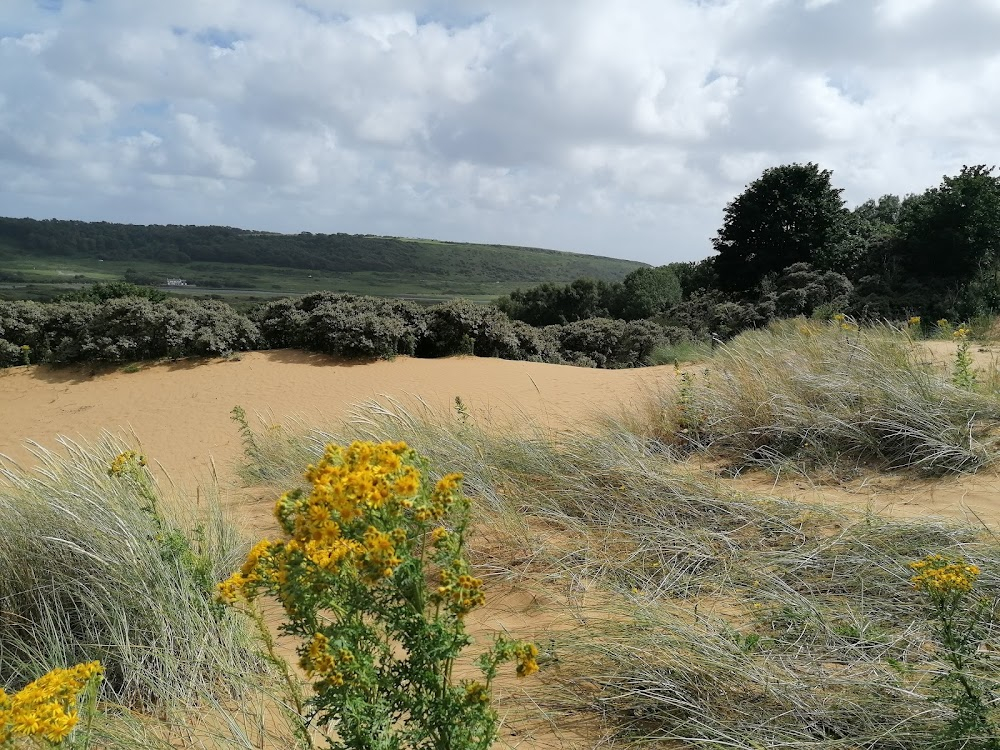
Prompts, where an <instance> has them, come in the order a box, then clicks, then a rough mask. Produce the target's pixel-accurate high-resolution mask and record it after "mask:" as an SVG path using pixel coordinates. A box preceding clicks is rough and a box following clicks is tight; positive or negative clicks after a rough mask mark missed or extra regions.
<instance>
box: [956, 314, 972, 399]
mask: <svg viewBox="0 0 1000 750" xmlns="http://www.w3.org/2000/svg"><path fill="white" fill-rule="evenodd" d="M951 336H952V338H953V339H955V342H956V343H957V344H958V348H957V349H956V351H955V364H954V367H953V368H952V373H951V380H952V382H953V383H954V384H955V385H957V386H958V387H959V388H965V389H966V390H970V391H971V390H972V387H973V386H974V385H975V384H976V373H975V372H974V371H973V369H972V355H971V354H969V329H968V328H966V327H965V326H964V325H963V326H959V327H958V328H956V329H955V331H954V333H952V334H951Z"/></svg>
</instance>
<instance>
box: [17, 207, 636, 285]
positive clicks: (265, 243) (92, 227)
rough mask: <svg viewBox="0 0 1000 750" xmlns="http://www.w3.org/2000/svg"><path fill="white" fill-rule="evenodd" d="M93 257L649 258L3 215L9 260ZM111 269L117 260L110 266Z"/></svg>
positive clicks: (512, 273) (558, 276)
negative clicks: (17, 217)
mask: <svg viewBox="0 0 1000 750" xmlns="http://www.w3.org/2000/svg"><path fill="white" fill-rule="evenodd" d="M5 256H6V258H8V259H15V258H19V259H21V260H24V259H37V260H39V261H48V262H50V263H51V262H55V261H59V262H61V261H71V260H74V259H76V260H92V261H97V260H101V261H106V262H114V263H115V265H116V266H117V265H121V264H123V263H128V264H130V265H132V266H135V267H136V268H140V267H143V266H145V265H146V264H152V266H153V267H155V268H156V269H157V273H158V272H160V271H162V270H164V269H168V268H169V267H172V266H176V267H177V274H178V275H180V274H181V273H182V272H184V271H185V269H190V268H192V267H195V268H197V266H198V264H208V263H210V264H212V267H213V271H214V272H216V273H218V272H219V267H220V264H225V265H230V266H234V267H240V268H243V269H246V267H248V266H267V267H269V268H270V269H281V268H286V269H298V270H300V271H312V272H318V275H322V276H324V277H331V276H335V275H344V276H351V275H356V274H362V275H364V276H365V277H366V278H372V277H375V278H377V277H381V276H383V275H384V276H385V277H386V278H392V279H394V280H399V279H401V278H406V277H412V278H413V279H414V280H415V281H419V282H420V284H418V286H426V285H427V284H429V283H431V282H434V283H436V284H437V285H440V284H441V283H445V282H447V281H449V280H455V281H456V282H462V283H466V284H468V283H479V284H498V283H499V284H502V285H503V286H504V287H507V286H510V285H512V284H526V285H527V284H537V283H539V282H544V281H552V282H568V281H572V280H573V279H576V278H580V277H590V278H594V279H603V280H605V281H617V280H620V279H622V278H623V277H624V276H625V275H626V274H628V273H629V272H630V271H633V270H635V269H636V268H638V267H640V266H643V265H646V264H644V263H638V262H636V261H627V260H619V259H615V258H604V257H599V256H593V255H582V254H579V253H567V252H559V251H556V250H544V249H540V248H530V247H514V246H508V245H478V244H471V243H462V242H442V241H437V240H423V239H407V238H399V237H379V236H374V235H351V234H312V233H309V232H302V233H300V234H278V233H273V232H259V231H250V230H245V229H234V228H232V227H216V226H179V225H166V226H159V225H151V226H142V225H134V224H112V223H108V222H83V221H61V220H56V219H51V220H45V221H37V220H34V219H13V218H0V260H3V259H4V257H5ZM108 268H110V266H108Z"/></svg>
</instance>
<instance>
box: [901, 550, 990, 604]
mask: <svg viewBox="0 0 1000 750" xmlns="http://www.w3.org/2000/svg"><path fill="white" fill-rule="evenodd" d="M909 567H910V568H911V569H912V570H913V571H914V576H913V577H912V578H910V583H911V584H913V588H915V589H916V590H917V591H921V592H923V593H926V594H930V595H932V596H951V595H954V594H966V593H968V592H969V591H972V587H973V585H974V584H975V582H976V578H978V577H979V573H980V570H979V568H978V567H977V566H976V565H970V564H968V563H966V562H965V561H964V560H956V559H951V558H947V557H945V556H943V555H928V556H927V557H925V558H924V559H923V560H918V561H916V562H911V563H910V564H909Z"/></svg>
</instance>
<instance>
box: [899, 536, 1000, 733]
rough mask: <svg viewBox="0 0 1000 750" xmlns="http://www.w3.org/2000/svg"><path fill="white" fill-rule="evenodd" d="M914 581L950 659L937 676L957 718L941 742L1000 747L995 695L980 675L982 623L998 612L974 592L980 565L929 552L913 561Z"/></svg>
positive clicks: (946, 700) (944, 698)
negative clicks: (994, 708)
mask: <svg viewBox="0 0 1000 750" xmlns="http://www.w3.org/2000/svg"><path fill="white" fill-rule="evenodd" d="M910 569H911V570H913V572H914V575H913V577H912V578H910V583H911V584H912V585H913V588H915V589H916V590H917V591H919V592H920V593H921V594H922V595H923V596H924V598H925V600H926V601H927V603H928V604H929V605H930V609H931V616H932V619H933V621H934V622H935V626H936V627H935V637H936V638H937V641H938V643H939V645H940V646H941V649H942V655H943V657H944V660H945V662H946V663H947V665H948V669H947V671H946V672H945V673H943V674H941V675H940V676H939V677H937V678H936V679H935V685H936V687H937V690H938V693H939V695H940V697H941V699H943V701H944V702H946V703H948V704H950V705H951V708H952V718H951V721H950V722H949V724H948V726H947V727H946V729H945V731H944V740H945V743H944V744H943V745H942V747H948V748H951V747H954V748H963V749H964V750H1000V727H998V726H997V724H996V722H995V720H994V718H993V716H992V713H993V712H992V709H991V705H992V703H993V696H992V695H991V691H990V690H989V688H988V687H987V685H986V684H985V683H984V682H983V681H982V680H981V679H979V678H978V677H977V672H979V671H980V670H979V669H977V667H979V668H981V666H982V665H981V664H979V663H978V662H980V658H979V654H978V651H979V646H980V644H981V643H982V641H983V633H982V628H983V625H986V624H988V623H989V622H990V621H991V620H992V618H993V603H992V602H990V601H989V600H988V599H985V598H981V597H975V596H972V592H973V589H974V587H975V583H976V579H977V578H978V577H979V575H980V570H979V568H978V566H976V565H972V564H971V563H968V562H966V561H965V560H960V559H952V558H948V557H945V556H944V555H928V556H927V557H925V558H924V559H922V560H917V561H916V562H912V563H910Z"/></svg>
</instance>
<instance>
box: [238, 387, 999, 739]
mask: <svg viewBox="0 0 1000 750" xmlns="http://www.w3.org/2000/svg"><path fill="white" fill-rule="evenodd" d="M385 434H392V435H398V436H401V437H403V438H404V439H405V440H407V442H408V443H409V444H411V445H416V446H419V449H420V450H421V451H422V452H426V453H428V455H430V456H431V457H432V459H433V460H435V462H439V463H442V464H444V465H448V466H453V467H456V468H459V469H460V470H461V471H462V472H463V474H464V475H465V483H466V486H467V487H468V488H469V491H470V492H472V493H473V494H475V495H476V496H477V497H478V498H479V499H480V502H481V503H482V504H483V506H484V507H485V508H488V509H489V511H488V512H485V513H484V515H481V516H480V523H481V524H484V525H487V526H488V528H489V529H490V531H489V533H490V536H491V538H492V539H493V540H494V542H495V543H498V544H501V545H508V546H509V548H510V550H511V551H510V552H508V553H505V558H504V559H506V555H510V556H514V557H517V558H519V559H528V560H531V563H530V569H529V570H527V571H526V570H524V569H519V570H518V572H517V573H513V572H510V573H508V572H507V568H506V567H504V563H503V562H502V560H497V559H493V558H485V559H483V558H480V559H481V561H482V564H483V565H484V566H487V567H488V566H497V567H498V569H499V570H500V571H502V572H503V573H502V574H505V575H517V576H521V577H527V578H528V579H529V580H535V581H545V582H546V584H545V586H546V589H547V590H559V589H563V590H566V591H568V592H569V594H568V595H567V596H568V598H567V599H566V601H565V606H566V607H567V608H568V609H567V610H566V617H567V619H569V620H570V621H571V622H575V623H576V625H575V626H574V627H571V628H570V629H568V630H567V629H566V628H565V627H557V628H556V629H555V630H553V631H551V632H550V633H548V634H547V635H546V636H543V638H542V640H544V641H547V642H548V644H549V645H548V648H547V649H546V651H547V653H548V655H549V657H550V658H551V659H554V661H551V662H548V663H550V664H557V665H558V667H557V668H553V669H547V668H546V666H545V664H543V665H542V673H541V674H542V679H543V682H545V683H546V684H547V685H548V686H549V688H548V691H547V693H546V696H545V697H541V696H537V697H536V698H535V700H537V701H539V702H540V704H541V705H542V706H543V707H544V709H545V710H546V711H548V712H549V713H550V715H554V716H556V717H559V716H562V717H564V719H565V720H567V721H569V720H570V717H571V716H574V715H579V714H580V713H581V712H584V713H592V714H593V715H596V716H599V717H601V719H602V720H603V721H604V723H605V727H606V731H607V732H608V735H609V736H610V737H615V738H617V739H619V740H622V741H626V742H627V743H629V744H630V746H633V745H634V746H650V747H652V746H659V744H658V743H662V742H669V741H673V742H676V743H679V744H678V745H677V746H678V747H685V746H688V745H690V746H698V747H720V748H721V747H727V748H745V749H746V750H755V749H756V748H761V747H790V748H830V749H832V748H848V747H866V748H880V749H881V748H898V749H900V750H903V749H906V750H910V749H912V750H917V749H918V748H921V749H922V748H958V747H967V748H973V747H977V748H992V747H994V746H995V745H994V744H991V743H995V742H996V736H995V734H993V732H994V730H993V729H992V727H993V726H994V725H993V724H990V723H984V722H985V721H986V719H983V720H982V721H981V720H980V719H981V718H982V717H983V716H986V717H987V718H988V721H989V722H992V721H994V720H995V714H996V711H997V709H996V705H995V699H994V697H993V696H994V694H995V689H996V687H997V686H996V674H997V672H996V667H997V666H1000V665H998V664H997V662H996V657H995V655H994V653H993V652H992V651H991V650H989V649H987V648H984V647H983V644H985V643H989V642H991V639H994V638H996V637H997V636H998V635H1000V630H998V627H1000V625H998V620H997V617H996V612H995V607H996V604H995V603H996V601H997V597H998V595H1000V579H998V578H997V575H998V571H1000V567H998V566H1000V546H998V545H997V544H996V542H995V540H994V539H992V538H990V537H989V536H987V535H984V534H983V533H981V531H979V530H976V529H973V528H969V527H964V526H960V525H953V524H949V523H944V522H939V521H889V520H885V519H881V518H878V517H876V516H872V515H862V516H860V517H859V516H852V515H850V514H846V513H840V512H837V511H835V510H833V509H831V508H821V507H817V506H810V505H807V504H803V503H798V502H791V501H786V500H781V499H777V498H762V497H754V496H750V495H747V494H745V493H738V492H734V491H732V490H731V489H728V488H727V487H726V485H725V482H724V481H721V480H719V479H717V478H712V477H710V476H706V475H705V474H703V473H699V472H696V471H693V470H691V469H690V468H688V467H687V466H685V465H684V464H681V463H678V462H676V461H675V460H673V459H672V458H671V457H670V455H669V453H665V452H663V451H662V450H661V449H660V448H659V447H657V445H656V444H655V443H650V442H649V441H648V440H647V439H645V437H644V435H638V434H635V433H634V432H632V431H630V430H626V429H624V428H622V427H618V428H612V429H609V431H607V432H605V433H603V434H600V435H591V436H586V435H575V436H574V435H571V436H565V435H564V436H561V437H560V440H559V441H558V442H552V441H551V440H549V439H548V438H546V437H545V436H544V435H541V434H539V435H537V436H534V437H533V436H530V435H525V434H523V433H522V434H498V433H497V432H495V431H483V430H480V429H479V428H478V427H477V426H476V424H475V422H474V420H470V418H469V417H468V416H467V415H463V413H459V415H458V418H457V419H454V420H443V419H440V418H438V417H434V416H430V415H427V414H419V413H414V412H412V411H407V410H406V409H404V408H402V407H401V406H400V405H398V404H396V405H389V406H388V407H386V406H379V405H376V404H372V405H369V406H367V407H364V408H362V409H359V410H358V412H357V413H356V414H355V416H354V418H353V419H352V423H351V428H350V429H349V430H348V432H347V434H342V433H338V434H331V433H327V432H323V431H307V432H305V433H296V432H295V431H294V430H291V431H289V430H282V431H269V432H267V433H266V434H264V433H262V434H261V435H259V436H258V440H259V443H258V444H257V447H258V450H259V454H258V455H259V456H260V457H261V460H257V461H253V462H252V463H250V464H248V466H247V471H248V472H250V473H251V474H252V476H253V477H254V481H261V480H262V479H263V480H265V481H269V482H274V483H276V484H277V485H280V484H282V482H284V481H291V480H292V479H293V478H294V474H293V473H292V472H293V471H294V467H295V466H298V465H299V464H300V463H301V462H302V461H303V460H308V457H309V456H315V455H316V452H317V450H320V446H322V445H323V444H324V443H326V442H328V441H330V440H344V439H348V438H349V437H352V436H354V437H361V438H365V437H370V436H378V435H385ZM554 532H555V534H556V537H555V538H557V539H558V540H559V542H558V544H556V545H554V546H550V543H546V542H545V541H543V540H544V539H552V538H553V533H554ZM929 554H941V555H945V556H948V557H949V558H954V559H961V560H963V561H965V562H963V564H964V565H968V566H976V569H978V570H980V571H982V573H981V575H980V576H979V579H978V580H977V581H976V582H975V587H974V590H973V589H972V588H971V587H970V588H968V589H963V591H962V592H958V593H961V596H960V597H958V598H956V596H957V594H956V596H952V594H948V596H951V597H952V599H950V600H949V601H952V600H954V601H955V602H959V600H960V602H961V604H960V605H958V604H956V609H955V610H954V612H955V613H956V614H955V616H956V617H957V618H958V619H959V620H961V621H962V622H964V623H967V624H968V622H969V621H968V620H967V619H966V613H967V612H974V615H973V617H974V619H975V627H974V628H972V629H970V630H966V631H962V633H963V637H964V641H963V643H964V645H963V646H962V647H961V648H962V649H963V650H962V655H963V661H962V662H961V668H960V669H961V670H964V672H963V673H964V674H965V676H966V677H967V678H968V679H969V680H970V683H969V684H973V685H974V688H973V689H974V691H975V692H974V695H975V696H976V697H977V700H979V701H980V702H979V704H978V707H976V706H971V707H970V705H969V704H968V701H967V700H966V699H967V698H968V693H965V692H964V689H962V688H961V680H960V679H959V678H958V676H957V675H956V673H955V670H956V667H955V662H954V659H953V656H952V648H953V646H955V642H954V639H953V640H952V642H951V644H949V643H948V642H947V641H945V640H944V636H943V631H942V623H941V620H940V615H939V613H938V612H937V611H935V610H934V609H933V607H931V608H925V604H924V603H923V602H925V601H926V600H925V599H924V597H926V596H927V594H926V587H924V586H923V584H922V583H921V582H920V581H919V580H914V582H913V583H911V581H910V579H911V577H913V571H911V570H910V569H909V567H908V565H909V563H911V562H913V561H916V560H921V559H923V558H925V557H926V556H927V555H929ZM522 580H523V578H522ZM943 583H944V584H947V581H943ZM915 586H916V588H915ZM588 589H590V590H591V591H592V592H593V595H592V596H589V597H588V596H587V595H586V593H585V592H586V591H587V590H588ZM574 592H579V593H574ZM602 602H603V603H602ZM970 608H971V609H970ZM959 611H961V612H962V614H961V615H960V616H959V615H958V614H957V613H958V612H959ZM955 686H958V687H957V688H956V687H955ZM963 711H964V712H965V713H963ZM976 717H980V718H976ZM555 721H556V724H557V726H558V725H559V723H560V721H561V719H559V718H556V719H555ZM977 722H978V723H977ZM958 726H961V727H962V729H961V730H960V732H959V734H958V735H956V729H955V727H958ZM963 743H964V744H963Z"/></svg>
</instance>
